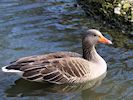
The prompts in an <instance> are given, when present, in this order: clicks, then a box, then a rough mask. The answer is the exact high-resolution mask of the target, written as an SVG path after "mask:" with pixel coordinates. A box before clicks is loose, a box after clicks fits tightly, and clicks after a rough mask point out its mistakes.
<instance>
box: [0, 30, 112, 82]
mask: <svg viewBox="0 0 133 100" xmlns="http://www.w3.org/2000/svg"><path fill="white" fill-rule="evenodd" d="M98 42H101V43H107V44H111V41H110V40H108V39H106V38H105V37H103V35H102V34H101V33H100V32H99V31H98V30H95V29H90V30H88V31H87V34H85V35H84V36H83V39H82V45H83V46H82V47H83V55H80V54H78V53H75V52H56V53H50V54H45V55H34V56H29V57H22V58H20V59H18V60H16V61H14V62H11V63H10V64H9V65H7V66H5V67H2V71H3V72H11V73H17V74H19V75H21V77H22V78H24V79H26V80H29V81H37V82H43V81H47V82H50V83H56V84H73V83H74V84H76V83H83V82H87V81H89V80H93V79H95V78H97V77H99V76H101V75H102V74H103V73H105V72H106V70H107V65H106V62H105V61H104V59H103V58H102V57H101V56H100V55H99V54H98V53H97V52H96V50H95V44H97V43H98Z"/></svg>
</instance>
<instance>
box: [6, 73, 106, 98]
mask: <svg viewBox="0 0 133 100" xmlns="http://www.w3.org/2000/svg"><path fill="white" fill-rule="evenodd" d="M105 76H106V73H104V74H102V75H101V76H100V77H98V78H96V79H94V80H92V81H88V82H86V83H82V84H78V85H76V84H75V85H70V84H69V85H66V84H64V85H57V84H49V83H38V82H29V81H26V80H24V79H18V80H16V81H15V84H14V85H12V86H11V87H10V88H8V89H7V90H6V91H5V94H6V97H18V96H19V97H22V96H23V97H25V96H47V95H49V94H51V93H55V94H57V95H56V96H58V95H60V94H61V95H66V94H67V93H68V94H69V95H70V94H71V95H73V94H74V93H81V96H82V95H86V96H85V97H90V96H92V94H93V96H94V97H96V95H97V96H102V95H103V93H96V92H95V91H94V89H95V88H96V87H98V86H99V85H100V84H101V82H102V80H103V79H104V78H105ZM84 91H87V92H84ZM86 93H87V94H86ZM88 93H89V94H90V93H91V95H89V94H88Z"/></svg>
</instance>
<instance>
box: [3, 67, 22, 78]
mask: <svg viewBox="0 0 133 100" xmlns="http://www.w3.org/2000/svg"><path fill="white" fill-rule="evenodd" d="M6 67H7V66H4V67H2V68H1V69H2V71H3V72H8V73H16V74H18V75H20V76H22V74H23V72H22V71H19V70H14V69H10V70H8V69H6Z"/></svg>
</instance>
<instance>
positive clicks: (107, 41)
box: [98, 36, 112, 44]
mask: <svg viewBox="0 0 133 100" xmlns="http://www.w3.org/2000/svg"><path fill="white" fill-rule="evenodd" d="M98 42H100V43H104V44H112V42H111V41H110V40H108V39H107V38H105V37H104V36H100V38H99V40H98Z"/></svg>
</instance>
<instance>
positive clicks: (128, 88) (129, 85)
mask: <svg viewBox="0 0 133 100" xmlns="http://www.w3.org/2000/svg"><path fill="white" fill-rule="evenodd" d="M87 27H89V28H94V27H95V28H97V29H99V30H101V31H102V32H103V33H104V35H105V36H106V37H108V38H109V39H112V40H113V45H103V44H101V45H98V46H97V49H98V52H99V53H100V54H101V55H102V57H103V58H104V59H105V60H106V61H107V63H108V72H107V75H106V77H105V75H103V76H101V77H100V79H97V80H95V81H93V82H90V83H88V84H84V85H81V86H63V85H61V86H58V85H51V84H48V83H46V84H41V83H40V84H37V83H32V82H27V81H25V80H23V79H19V77H18V76H17V75H12V74H9V73H3V72H1V71H0V77H1V78H0V100H133V45H132V44H133V39H132V37H130V36H126V35H123V33H122V32H121V31H120V30H114V29H110V28H108V27H106V26H105V25H102V24H101V23H98V22H97V21H96V20H93V19H92V18H87V17H86V16H85V14H84V12H83V10H82V9H81V8H80V7H76V6H75V2H74V0H0V66H1V67H2V66H4V65H6V64H8V63H9V62H10V61H13V60H15V59H16V58H19V57H23V56H29V55H36V54H45V53H49V52H56V51H74V52H78V53H82V49H81V38H80V34H81V33H82V32H83V29H86V28H87ZM104 77H105V78H104ZM103 78H104V80H102V79H103ZM101 81H102V82H101Z"/></svg>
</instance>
